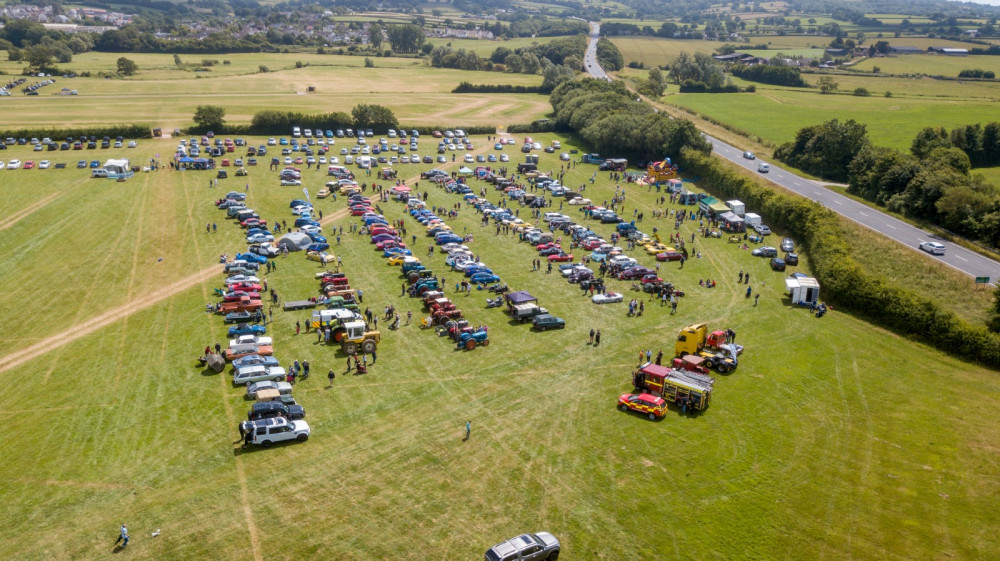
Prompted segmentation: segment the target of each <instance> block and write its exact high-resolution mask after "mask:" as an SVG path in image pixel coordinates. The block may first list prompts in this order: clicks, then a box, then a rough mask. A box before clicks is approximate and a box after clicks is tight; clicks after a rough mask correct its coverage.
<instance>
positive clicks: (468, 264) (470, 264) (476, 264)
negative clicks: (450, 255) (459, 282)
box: [454, 259, 486, 271]
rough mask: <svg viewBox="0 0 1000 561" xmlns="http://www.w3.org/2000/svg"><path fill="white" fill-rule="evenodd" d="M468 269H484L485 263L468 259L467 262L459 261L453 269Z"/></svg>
mask: <svg viewBox="0 0 1000 561" xmlns="http://www.w3.org/2000/svg"><path fill="white" fill-rule="evenodd" d="M469 267H486V263H483V262H482V261H476V260H475V259H469V260H468V261H460V262H458V263H455V267H454V269H455V270H456V271H464V270H466V269H468V268H469Z"/></svg>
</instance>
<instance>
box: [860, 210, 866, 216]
mask: <svg viewBox="0 0 1000 561" xmlns="http://www.w3.org/2000/svg"><path fill="white" fill-rule="evenodd" d="M858 214H860V215H861V216H868V215H867V214H865V213H864V212H861V211H860V210H859V211H858Z"/></svg>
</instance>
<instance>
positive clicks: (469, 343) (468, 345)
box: [465, 339, 476, 351]
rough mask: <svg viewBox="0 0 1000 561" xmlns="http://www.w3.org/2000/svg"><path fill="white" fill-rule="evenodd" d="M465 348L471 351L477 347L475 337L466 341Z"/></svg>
mask: <svg viewBox="0 0 1000 561" xmlns="http://www.w3.org/2000/svg"><path fill="white" fill-rule="evenodd" d="M465 348H466V349H467V350H470V351H471V350H472V349H474V348H476V340H475V339H469V340H468V341H466V342H465Z"/></svg>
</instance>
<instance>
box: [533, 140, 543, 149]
mask: <svg viewBox="0 0 1000 561" xmlns="http://www.w3.org/2000/svg"><path fill="white" fill-rule="evenodd" d="M531 149H532V150H541V149H542V143H541V142H535V143H533V144H532V145H531Z"/></svg>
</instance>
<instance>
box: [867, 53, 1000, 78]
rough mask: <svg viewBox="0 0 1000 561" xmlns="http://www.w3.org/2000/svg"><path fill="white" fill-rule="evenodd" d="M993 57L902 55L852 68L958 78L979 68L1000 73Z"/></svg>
mask: <svg viewBox="0 0 1000 561" xmlns="http://www.w3.org/2000/svg"><path fill="white" fill-rule="evenodd" d="M996 58H997V57H993V56H967V57H963V56H946V55H938V54H921V55H902V56H893V57H880V58H869V59H865V60H863V61H861V62H859V63H858V64H856V65H854V66H853V67H852V68H854V69H857V70H862V71H868V72H871V71H872V68H874V67H876V66H877V67H879V71H880V72H885V73H887V74H926V75H930V76H938V75H941V76H948V77H952V78H954V77H957V76H958V73H959V72H961V71H962V70H967V69H973V68H978V69H980V70H992V71H993V72H1000V61H998V60H996Z"/></svg>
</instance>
